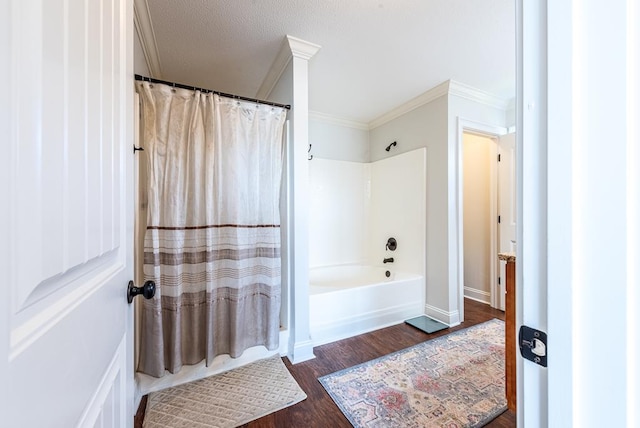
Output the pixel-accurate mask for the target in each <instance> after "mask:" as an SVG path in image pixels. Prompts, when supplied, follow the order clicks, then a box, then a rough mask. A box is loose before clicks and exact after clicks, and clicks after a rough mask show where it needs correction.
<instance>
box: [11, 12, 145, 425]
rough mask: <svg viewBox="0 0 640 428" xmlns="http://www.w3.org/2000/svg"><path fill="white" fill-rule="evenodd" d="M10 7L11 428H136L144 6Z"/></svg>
mask: <svg viewBox="0 0 640 428" xmlns="http://www.w3.org/2000/svg"><path fill="white" fill-rule="evenodd" d="M7 3H8V6H7V8H6V9H8V10H2V11H1V12H2V13H1V14H0V15H2V16H3V17H2V18H0V19H1V20H2V21H0V22H1V23H2V24H3V25H1V26H0V27H2V28H3V30H2V31H3V33H2V39H1V40H2V45H1V46H2V47H0V49H1V50H0V54H1V55H2V57H3V61H1V62H2V63H3V64H7V63H8V65H7V66H6V67H5V66H4V65H3V66H2V72H3V73H6V74H8V76H6V77H7V78H6V79H3V81H6V82H9V83H8V84H7V85H6V86H5V95H4V96H3V97H2V98H3V102H2V113H3V117H8V118H9V120H8V125H7V126H8V132H7V133H6V134H3V135H8V136H9V138H8V147H7V148H6V152H5V158H4V160H3V162H2V165H1V166H2V170H3V172H2V174H3V176H2V178H3V179H2V183H3V185H2V187H0V198H1V200H2V201H4V202H5V203H7V209H6V210H4V209H3V213H2V217H1V220H2V221H1V222H0V228H1V229H0V230H1V232H2V237H3V239H2V240H3V244H2V247H0V248H1V250H0V251H1V253H0V255H1V256H2V260H3V264H2V266H1V267H2V268H3V269H2V270H3V273H2V275H3V276H2V278H3V279H5V276H6V279H7V280H6V281H4V282H5V283H6V284H8V287H6V289H5V296H3V299H2V300H3V305H4V306H3V307H2V308H0V309H2V315H3V320H2V321H0V339H2V341H3V342H2V345H0V352H2V363H0V366H1V367H0V374H3V373H6V374H7V379H6V380H7V382H6V383H5V382H4V380H5V379H2V380H3V382H2V383H3V388H6V387H8V390H9V393H8V394H7V398H6V401H5V400H1V401H3V403H6V406H7V408H6V409H5V411H4V412H3V417H2V419H3V422H2V424H3V425H5V424H6V425H5V426H21V427H41V426H47V427H72V426H101V427H126V426H131V425H132V423H133V419H132V415H133V408H132V407H133V403H132V392H133V391H132V390H133V388H132V387H133V373H132V361H133V353H132V344H133V342H132V335H131V321H132V310H131V309H130V308H129V307H128V305H127V303H126V285H127V282H128V281H129V279H131V278H132V277H133V272H132V267H133V263H132V249H133V247H132V238H133V227H132V226H133V199H132V197H133V193H132V189H133V175H132V171H133V169H132V165H133V162H132V158H133V154H132V150H131V147H132V145H133V140H132V135H133V133H132V119H133V113H132V107H133V106H132V102H133V101H132V94H133V80H132V76H133V70H132V46H133V39H132V30H133V9H132V3H131V1H130V0H115V1H108V0H90V1H86V0H58V1H55V0H52V1H34V0H13V1H9V2H3V5H4V4H7ZM4 12H7V13H4ZM7 37H8V39H7ZM7 40H8V42H7ZM5 47H8V51H7V49H5ZM7 60H8V61H7ZM3 77H4V76H3ZM5 163H6V165H5ZM4 211H6V212H4ZM5 265H6V266H5ZM5 271H6V272H5ZM5 315H6V316H5Z"/></svg>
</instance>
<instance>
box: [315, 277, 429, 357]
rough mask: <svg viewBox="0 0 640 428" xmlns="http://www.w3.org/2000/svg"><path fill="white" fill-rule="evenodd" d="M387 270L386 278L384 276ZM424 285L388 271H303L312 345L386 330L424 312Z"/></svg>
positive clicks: (416, 278)
mask: <svg viewBox="0 0 640 428" xmlns="http://www.w3.org/2000/svg"><path fill="white" fill-rule="evenodd" d="M387 271H389V273H390V276H389V277H387V276H386V275H385V273H386V272H387ZM424 307H425V282H424V277H423V276H422V275H418V274H411V273H406V272H397V271H394V270H393V267H391V266H389V267H376V266H363V265H340V266H328V267H321V268H312V269H311V270H310V271H309V312H310V332H311V340H312V341H313V345H314V346H318V345H322V344H324V343H329V342H334V341H336V340H340V339H344V338H347V337H351V336H355V335H358V334H362V333H366V332H368V331H372V330H377V329H379V328H383V327H388V326H390V325H393V324H398V323H400V322H403V321H404V320H405V319H407V318H412V317H416V316H418V315H421V314H423V313H424Z"/></svg>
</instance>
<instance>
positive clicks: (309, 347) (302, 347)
mask: <svg viewBox="0 0 640 428" xmlns="http://www.w3.org/2000/svg"><path fill="white" fill-rule="evenodd" d="M290 348H291V351H290V352H289V355H287V358H289V361H291V364H298V363H302V362H304V361H309V360H312V359H314V358H315V357H316V356H315V354H314V353H313V342H312V341H311V340H305V341H302V342H296V343H293V344H291V345H290Z"/></svg>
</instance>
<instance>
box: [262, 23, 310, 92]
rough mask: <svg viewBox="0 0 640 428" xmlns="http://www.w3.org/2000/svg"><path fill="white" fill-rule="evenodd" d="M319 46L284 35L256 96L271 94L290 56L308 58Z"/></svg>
mask: <svg viewBox="0 0 640 428" xmlns="http://www.w3.org/2000/svg"><path fill="white" fill-rule="evenodd" d="M319 50H320V46H319V45H316V44H315V43H311V42H307V41H304V40H302V39H298V38H297V37H293V36H289V35H286V36H285V37H284V39H283V40H282V44H281V45H280V50H279V51H278V54H277V55H276V57H275V59H274V60H273V63H272V64H271V67H270V68H269V71H268V72H267V75H266V76H265V78H264V80H263V81H262V85H260V88H259V89H258V92H257V93H256V98H258V99H262V100H266V99H267V98H269V96H270V95H271V92H272V91H273V88H275V86H276V84H277V83H278V80H280V77H282V73H284V70H285V69H286V68H287V65H289V61H291V58H293V57H296V58H302V59H305V60H307V61H308V60H310V59H311V58H312V57H313V56H314V55H315V54H316V53H317V52H318V51H319Z"/></svg>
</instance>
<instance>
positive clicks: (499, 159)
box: [498, 154, 501, 162]
mask: <svg viewBox="0 0 640 428" xmlns="http://www.w3.org/2000/svg"><path fill="white" fill-rule="evenodd" d="M500 161H501V158H500V154H498V162H500Z"/></svg>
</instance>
